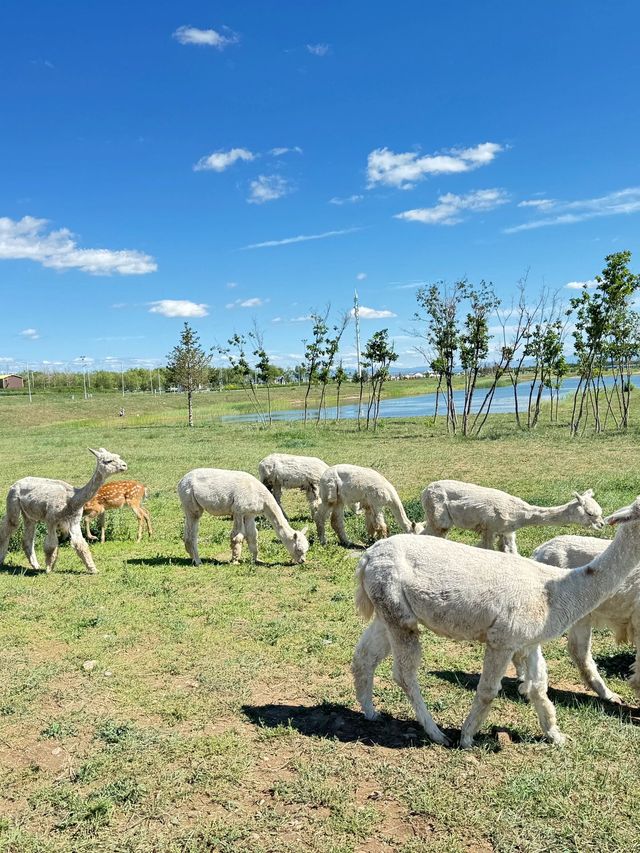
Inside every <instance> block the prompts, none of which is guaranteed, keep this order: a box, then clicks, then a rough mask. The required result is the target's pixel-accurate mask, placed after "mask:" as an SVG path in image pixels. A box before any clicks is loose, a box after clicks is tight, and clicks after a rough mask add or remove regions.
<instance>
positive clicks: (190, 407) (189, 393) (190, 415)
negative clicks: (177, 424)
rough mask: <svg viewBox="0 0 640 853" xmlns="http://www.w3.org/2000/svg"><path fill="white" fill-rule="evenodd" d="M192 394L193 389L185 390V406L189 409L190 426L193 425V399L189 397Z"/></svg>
mask: <svg viewBox="0 0 640 853" xmlns="http://www.w3.org/2000/svg"><path fill="white" fill-rule="evenodd" d="M192 394H193V391H187V407H188V409H189V426H190V427H192V426H193V401H192V399H191V396H192Z"/></svg>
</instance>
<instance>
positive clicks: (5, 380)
mask: <svg viewBox="0 0 640 853" xmlns="http://www.w3.org/2000/svg"><path fill="white" fill-rule="evenodd" d="M0 383H1V387H2V388H3V389H6V390H8V391H21V390H22V389H23V388H24V379H23V378H22V376H18V375H17V373H0Z"/></svg>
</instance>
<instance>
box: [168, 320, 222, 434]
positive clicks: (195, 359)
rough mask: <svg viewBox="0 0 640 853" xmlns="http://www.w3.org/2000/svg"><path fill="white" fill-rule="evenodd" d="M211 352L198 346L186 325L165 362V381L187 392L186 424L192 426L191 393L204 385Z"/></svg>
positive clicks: (196, 337) (193, 333) (197, 341)
mask: <svg viewBox="0 0 640 853" xmlns="http://www.w3.org/2000/svg"><path fill="white" fill-rule="evenodd" d="M211 359H212V352H211V351H209V352H206V351H205V350H204V349H203V348H202V346H201V345H200V338H199V337H198V335H197V334H196V332H194V330H193V329H192V328H191V326H190V325H189V324H188V323H185V324H184V328H183V330H182V332H181V333H180V342H179V343H178V344H177V345H176V346H175V347H174V348H173V349H172V350H171V352H170V353H169V355H168V361H167V379H168V381H169V383H170V384H173V385H176V386H178V387H179V388H182V390H183V391H186V392H187V407H188V423H189V426H190V427H192V426H193V399H192V398H193V392H194V391H197V390H198V389H199V388H200V387H201V386H202V385H203V384H205V383H206V381H207V379H208V375H209V368H210V366H211Z"/></svg>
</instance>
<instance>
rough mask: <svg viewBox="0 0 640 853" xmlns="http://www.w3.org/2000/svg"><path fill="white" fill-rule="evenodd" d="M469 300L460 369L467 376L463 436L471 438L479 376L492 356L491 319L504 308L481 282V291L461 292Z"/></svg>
mask: <svg viewBox="0 0 640 853" xmlns="http://www.w3.org/2000/svg"><path fill="white" fill-rule="evenodd" d="M461 294H463V295H464V296H465V297H466V298H467V299H468V300H469V310H468V311H467V315H466V317H465V321H464V325H463V328H462V333H461V334H460V340H459V347H460V365H461V367H462V370H463V372H464V402H463V407H462V434H463V435H468V433H469V427H470V415H471V407H472V404H473V396H474V393H475V390H476V383H477V381H478V374H479V373H480V369H481V367H482V366H483V364H484V363H485V361H486V358H487V356H488V355H489V340H490V335H489V317H490V316H491V312H492V311H495V309H496V308H498V306H499V305H500V300H499V299H498V297H497V296H496V294H495V292H494V290H493V285H492V284H491V283H489V284H487V282H485V281H481V282H480V284H479V286H478V287H477V288H475V287H468V288H467V289H466V292H464V291H461Z"/></svg>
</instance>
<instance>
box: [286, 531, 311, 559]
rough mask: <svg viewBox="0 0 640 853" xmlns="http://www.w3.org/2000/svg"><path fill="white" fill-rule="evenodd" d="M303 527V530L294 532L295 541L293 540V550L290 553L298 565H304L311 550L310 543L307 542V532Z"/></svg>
mask: <svg viewBox="0 0 640 853" xmlns="http://www.w3.org/2000/svg"><path fill="white" fill-rule="evenodd" d="M308 529H309V528H307V527H303V528H302V530H294V531H293V539H292V540H291V548H290V549H289V553H290V554H291V556H292V557H293V559H294V561H295V562H296V563H304V561H305V559H306V557H307V551H308V550H309V542H308V541H307V530H308Z"/></svg>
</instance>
